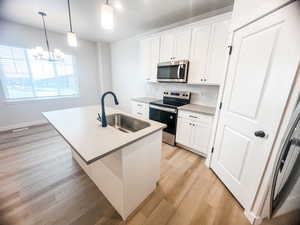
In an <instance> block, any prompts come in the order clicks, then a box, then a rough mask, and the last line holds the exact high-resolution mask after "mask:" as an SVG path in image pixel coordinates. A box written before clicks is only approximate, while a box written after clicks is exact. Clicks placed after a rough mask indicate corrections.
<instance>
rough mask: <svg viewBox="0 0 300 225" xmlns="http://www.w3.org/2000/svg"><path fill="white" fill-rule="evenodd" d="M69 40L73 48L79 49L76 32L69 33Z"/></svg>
mask: <svg viewBox="0 0 300 225" xmlns="http://www.w3.org/2000/svg"><path fill="white" fill-rule="evenodd" d="M67 39H68V44H69V46H71V47H77V46H78V44H77V36H76V34H75V33H74V32H68V33H67Z"/></svg>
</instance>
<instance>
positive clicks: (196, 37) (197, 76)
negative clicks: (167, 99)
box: [188, 24, 211, 84]
mask: <svg viewBox="0 0 300 225" xmlns="http://www.w3.org/2000/svg"><path fill="white" fill-rule="evenodd" d="M210 31H211V25H210V24H209V25H202V26H199V27H195V28H193V30H192V42H191V51H190V67H189V76H188V82H189V83H195V84H197V83H202V82H204V77H205V76H206V67H207V61H208V47H209V39H210Z"/></svg>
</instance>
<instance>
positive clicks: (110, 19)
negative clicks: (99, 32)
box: [101, 4, 114, 30]
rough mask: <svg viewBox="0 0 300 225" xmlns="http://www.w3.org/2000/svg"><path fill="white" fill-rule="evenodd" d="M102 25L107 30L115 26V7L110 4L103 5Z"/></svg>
mask: <svg viewBox="0 0 300 225" xmlns="http://www.w3.org/2000/svg"><path fill="white" fill-rule="evenodd" d="M101 25H102V27H103V29H106V30H112V29H113V28H114V8H113V7H112V6H110V5H108V4H103V5H102V7H101Z"/></svg>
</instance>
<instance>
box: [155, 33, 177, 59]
mask: <svg viewBox="0 0 300 225" xmlns="http://www.w3.org/2000/svg"><path fill="white" fill-rule="evenodd" d="M160 40H161V41H160V59H159V61H160V62H168V61H170V60H171V58H172V57H173V48H174V35H173V34H172V33H167V34H164V35H162V36H161V39H160Z"/></svg>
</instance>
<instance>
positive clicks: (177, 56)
mask: <svg viewBox="0 0 300 225" xmlns="http://www.w3.org/2000/svg"><path fill="white" fill-rule="evenodd" d="M190 39H191V31H190V29H180V30H178V31H170V32H166V33H163V34H162V36H161V44H160V60H159V61H160V62H168V61H171V60H186V59H188V58H189V50H190Z"/></svg>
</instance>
